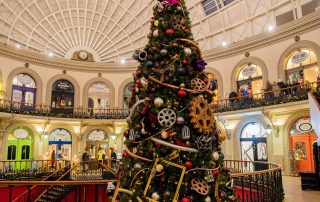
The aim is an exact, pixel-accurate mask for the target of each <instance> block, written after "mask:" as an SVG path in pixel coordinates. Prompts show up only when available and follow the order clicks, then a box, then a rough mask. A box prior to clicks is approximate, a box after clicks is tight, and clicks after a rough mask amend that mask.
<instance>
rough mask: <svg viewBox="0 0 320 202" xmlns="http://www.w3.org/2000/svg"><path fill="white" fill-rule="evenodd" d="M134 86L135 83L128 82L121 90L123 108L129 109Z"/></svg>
mask: <svg viewBox="0 0 320 202" xmlns="http://www.w3.org/2000/svg"><path fill="white" fill-rule="evenodd" d="M134 88H135V84H134V83H133V82H132V83H129V84H128V85H127V86H126V87H125V89H124V91H123V108H124V109H129V108H130V100H131V97H132V90H133V89H134Z"/></svg>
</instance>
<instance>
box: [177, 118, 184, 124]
mask: <svg viewBox="0 0 320 202" xmlns="http://www.w3.org/2000/svg"><path fill="white" fill-rule="evenodd" d="M177 124H184V118H183V117H182V116H179V117H178V118H177Z"/></svg>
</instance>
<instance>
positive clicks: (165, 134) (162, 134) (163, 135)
mask: <svg viewBox="0 0 320 202" xmlns="http://www.w3.org/2000/svg"><path fill="white" fill-rule="evenodd" d="M161 137H162V139H167V138H168V133H167V131H163V132H162V133H161Z"/></svg>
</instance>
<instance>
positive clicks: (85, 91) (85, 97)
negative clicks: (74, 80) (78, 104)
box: [82, 77, 115, 108]
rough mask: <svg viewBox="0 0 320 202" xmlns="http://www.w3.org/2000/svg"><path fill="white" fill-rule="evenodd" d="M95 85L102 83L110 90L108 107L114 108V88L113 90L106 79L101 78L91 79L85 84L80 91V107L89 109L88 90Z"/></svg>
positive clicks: (110, 83)
mask: <svg viewBox="0 0 320 202" xmlns="http://www.w3.org/2000/svg"><path fill="white" fill-rule="evenodd" d="M95 83H103V84H105V85H106V86H107V87H108V89H109V90H110V103H109V107H110V108H114V106H115V88H114V86H113V84H112V82H110V81H109V80H108V79H106V78H102V77H98V78H92V79H90V80H89V81H88V82H87V83H86V84H85V86H84V87H83V91H82V105H83V106H84V107H85V108H88V107H89V106H88V99H89V89H90V87H91V86H92V85H93V84H95Z"/></svg>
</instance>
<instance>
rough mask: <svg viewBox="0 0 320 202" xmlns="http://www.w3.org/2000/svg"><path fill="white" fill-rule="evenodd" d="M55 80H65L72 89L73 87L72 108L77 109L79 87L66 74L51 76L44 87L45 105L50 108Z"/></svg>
mask: <svg viewBox="0 0 320 202" xmlns="http://www.w3.org/2000/svg"><path fill="white" fill-rule="evenodd" d="M57 80H67V81H69V82H70V83H71V84H72V85H73V87H74V105H73V106H74V108H78V107H79V105H80V93H81V92H80V86H79V84H78V82H77V81H76V80H75V79H74V78H73V77H71V76H69V75H67V74H58V75H55V76H53V77H52V78H51V79H50V80H49V81H48V83H47V87H46V104H47V105H48V106H51V100H52V86H53V84H54V82H56V81H57Z"/></svg>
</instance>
